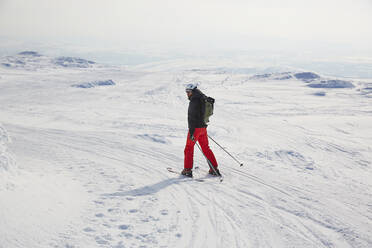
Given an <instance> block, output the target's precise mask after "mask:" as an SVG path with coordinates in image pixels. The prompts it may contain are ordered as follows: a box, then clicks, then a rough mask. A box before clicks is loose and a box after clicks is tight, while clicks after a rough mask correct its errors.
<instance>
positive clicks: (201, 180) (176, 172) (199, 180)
mask: <svg viewBox="0 0 372 248" xmlns="http://www.w3.org/2000/svg"><path fill="white" fill-rule="evenodd" d="M167 170H168V171H169V172H171V173H174V174H177V175H180V176H183V175H182V174H181V173H180V172H179V171H176V170H174V169H173V168H171V167H168V168H167ZM183 177H184V178H190V179H193V180H195V181H198V182H204V180H203V179H200V178H195V177H188V176H183Z"/></svg>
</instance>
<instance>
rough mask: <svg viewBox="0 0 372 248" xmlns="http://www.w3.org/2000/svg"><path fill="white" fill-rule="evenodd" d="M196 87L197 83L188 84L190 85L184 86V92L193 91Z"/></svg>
mask: <svg viewBox="0 0 372 248" xmlns="http://www.w3.org/2000/svg"><path fill="white" fill-rule="evenodd" d="M197 86H198V84H197V83H190V84H187V85H186V88H185V90H186V91H191V90H194V89H196V88H197Z"/></svg>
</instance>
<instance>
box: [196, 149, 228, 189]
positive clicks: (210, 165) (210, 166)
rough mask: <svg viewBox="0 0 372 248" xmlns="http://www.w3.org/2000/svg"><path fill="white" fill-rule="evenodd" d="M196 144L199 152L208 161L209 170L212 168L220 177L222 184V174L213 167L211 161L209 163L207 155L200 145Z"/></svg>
mask: <svg viewBox="0 0 372 248" xmlns="http://www.w3.org/2000/svg"><path fill="white" fill-rule="evenodd" d="M195 144H196V145H197V146H198V148H199V150H200V151H201V153H202V154H203V156H204V157H205V159H206V160H207V163H208V165H209V168H211V170H213V172H214V173H215V174H216V175H218V176H219V177H220V182H222V180H223V178H222V176H221V174H220V173H217V171H216V169H215V168H214V166H213V165H212V163H211V161H209V159H208V158H207V156H205V154H204V152H203V150H202V149H201V148H200V146H199V144H198V143H196V142H195Z"/></svg>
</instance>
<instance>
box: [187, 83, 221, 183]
mask: <svg viewBox="0 0 372 248" xmlns="http://www.w3.org/2000/svg"><path fill="white" fill-rule="evenodd" d="M186 94H187V97H188V98H189V100H190V103H189V109H188V124H189V132H188V134H187V142H186V147H185V151H184V152H185V160H184V169H183V170H182V172H181V174H182V175H184V176H188V177H192V167H193V160H194V145H195V143H196V142H199V144H200V146H201V149H202V151H203V153H204V156H205V157H206V158H207V159H208V160H209V162H210V163H209V164H210V166H213V167H214V170H213V169H212V168H210V169H209V174H211V175H220V172H219V170H218V169H217V167H218V164H217V161H216V158H215V157H214V154H213V152H212V150H211V149H210V148H209V145H208V134H207V124H205V123H204V111H205V102H204V98H205V97H206V96H205V95H204V94H203V93H202V92H201V91H200V90H199V89H197V85H196V84H188V85H187V86H186Z"/></svg>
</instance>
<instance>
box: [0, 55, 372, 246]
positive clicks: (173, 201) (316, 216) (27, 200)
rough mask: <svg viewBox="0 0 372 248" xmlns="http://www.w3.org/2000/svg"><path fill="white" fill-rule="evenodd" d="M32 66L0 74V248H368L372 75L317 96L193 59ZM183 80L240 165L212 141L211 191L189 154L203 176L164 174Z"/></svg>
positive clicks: (177, 136) (181, 117)
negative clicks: (203, 98)
mask: <svg viewBox="0 0 372 248" xmlns="http://www.w3.org/2000/svg"><path fill="white" fill-rule="evenodd" d="M22 56H25V55H22ZM8 59H9V58H8ZM35 59H37V58H35ZM35 59H34V60H33V61H32V63H33V65H35V63H36V64H37V61H36V62H35ZM43 61H44V62H43V66H42V67H40V66H36V67H35V68H34V69H32V68H33V65H29V66H26V67H25V69H22V68H20V67H17V68H12V67H2V68H0V73H1V77H0V106H1V108H0V123H2V124H3V125H2V128H1V135H0V136H1V137H2V138H1V143H0V152H1V154H0V156H4V155H5V156H7V158H12V159H13V160H12V161H13V162H12V163H13V164H14V167H13V168H12V170H13V172H12V176H11V177H7V176H4V175H5V174H4V173H8V171H9V170H4V169H3V168H7V167H8V168H9V167H11V166H7V164H5V163H3V162H2V164H1V166H0V176H1V177H0V178H1V179H2V180H3V178H4V180H7V182H1V184H0V185H5V184H7V185H11V186H9V187H1V188H0V247H1V248H13V247H148V248H150V247H151V248H152V247H203V248H205V247H242V248H246V247H371V246H372V224H371V223H372V180H371V177H372V168H371V166H372V164H371V161H372V155H371V154H372V132H371V123H372V104H371V103H372V102H371V98H370V97H369V96H370V92H371V90H369V89H370V83H371V81H369V82H367V81H365V82H362V81H358V80H355V81H353V85H354V86H355V87H354V88H323V89H322V91H321V92H319V89H314V88H311V87H307V82H303V81H301V80H298V79H296V78H293V77H289V78H285V79H283V78H282V79H281V80H274V79H267V80H265V81H262V80H259V79H252V77H253V76H254V75H252V74H245V72H244V70H240V71H241V73H239V72H235V73H232V72H231V73H230V72H228V71H221V70H219V69H213V68H212V69H211V68H210V67H208V68H206V67H205V66H200V67H198V66H197V65H198V63H197V62H191V63H190V62H188V63H184V62H180V61H174V62H172V63H163V64H160V63H159V64H150V65H144V66H137V67H133V68H117V67H104V66H96V67H87V68H81V67H79V66H77V67H56V66H55V65H54V64H51V65H50V68H49V67H48V66H47V64H45V63H46V62H45V61H53V59H48V60H46V59H45V58H44V59H43ZM26 63H27V61H26ZM188 64H191V65H192V66H189V65H188ZM40 68H41V69H40ZM48 68H49V69H48ZM216 68H220V67H217V66H216ZM237 68H238V67H237ZM239 68H240V67H239ZM247 71H249V70H248V69H247ZM106 80H112V81H113V82H115V85H108V86H100V87H93V88H76V87H71V85H76V84H81V83H86V82H97V81H106ZM190 81H199V82H201V85H200V88H201V89H202V90H203V91H204V92H205V93H206V94H208V95H210V96H212V97H214V98H215V99H216V104H215V114H214V116H213V117H211V125H210V126H209V128H208V132H209V134H210V135H211V136H212V137H213V138H214V139H215V140H216V141H217V142H220V143H221V145H222V146H224V147H225V148H227V149H228V150H229V151H230V152H231V153H232V154H234V155H235V156H236V157H237V158H238V159H239V160H241V161H242V162H244V166H243V167H239V165H238V164H237V163H236V162H235V161H233V160H232V159H231V158H230V157H229V156H228V155H227V154H225V153H224V152H223V151H222V150H221V149H219V147H217V146H216V145H215V144H214V143H211V144H210V145H211V147H212V149H213V150H214V152H215V155H216V157H217V160H218V162H219V164H220V169H221V172H222V173H223V174H224V176H225V179H224V181H223V182H222V183H220V182H219V180H217V179H216V178H212V177H208V176H207V164H206V162H205V160H204V158H203V156H202V155H201V154H200V151H198V149H197V148H196V150H195V161H194V164H195V166H198V167H199V168H200V169H197V170H195V172H194V173H195V177H198V178H204V179H205V180H204V182H199V181H196V180H192V179H188V178H182V177H179V176H178V175H176V174H171V173H169V172H167V171H166V167H173V168H175V169H176V170H181V169H182V166H183V149H184V144H185V142H186V132H187V116H186V112H187V105H188V101H187V99H186V95H185V93H184V85H185V84H186V83H187V82H190ZM5 133H6V135H5ZM8 137H10V139H9V138H8ZM5 140H11V142H8V141H7V142H5ZM2 161H3V160H2ZM9 161H10V160H9ZM15 162H16V163H15ZM4 164H5V166H4ZM15 164H16V165H17V166H15Z"/></svg>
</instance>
